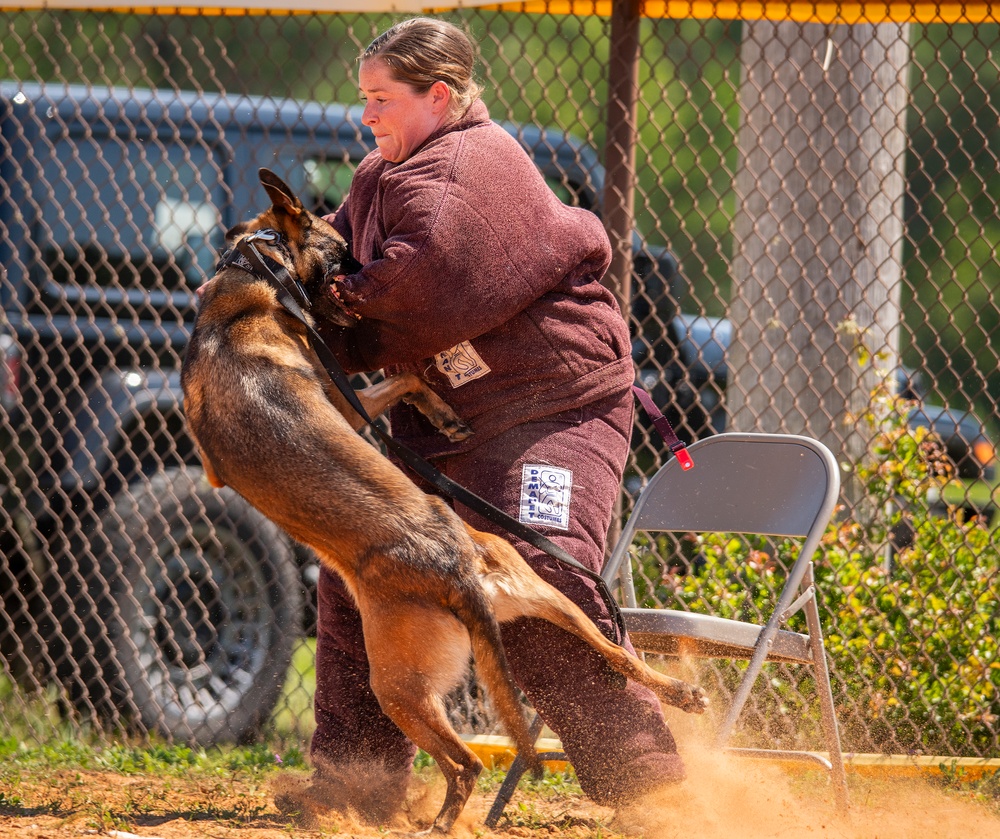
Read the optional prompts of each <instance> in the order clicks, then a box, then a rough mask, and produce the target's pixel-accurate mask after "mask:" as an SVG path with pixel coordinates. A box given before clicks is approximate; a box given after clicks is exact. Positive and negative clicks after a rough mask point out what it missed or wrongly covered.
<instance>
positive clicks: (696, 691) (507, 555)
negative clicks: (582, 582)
mask: <svg viewBox="0 0 1000 839" xmlns="http://www.w3.org/2000/svg"><path fill="white" fill-rule="evenodd" d="M470 532H471V533H472V537H473V539H474V540H475V541H476V542H477V543H478V544H479V546H480V547H481V548H482V550H483V553H482V554H481V556H480V559H481V562H482V568H483V573H482V579H483V587H484V588H485V589H486V591H487V593H488V594H489V595H490V598H491V602H492V604H493V609H494V611H495V612H496V616H497V620H499V621H500V622H501V623H507V622H508V621H512V620H515V619H517V618H520V617H532V618H541V619H542V620H545V621H548V622H549V623H551V624H553V625H555V626H558V627H559V628H560V629H564V630H566V631H567V632H570V633H572V634H573V635H576V636H577V637H578V638H580V639H581V640H583V641H586V642H587V643H588V644H589V645H590V646H591V647H593V648H594V649H595V650H596V651H597V652H599V653H600V654H601V655H602V656H604V659H605V660H606V661H607V662H608V664H609V665H610V667H611V669H612V670H615V671H616V672H617V673H620V674H621V675H622V676H625V677H626V678H628V679H632V680H633V681H635V682H638V683H639V684H642V685H645V686H646V687H648V688H649V689H650V690H652V691H653V692H654V693H655V694H656V695H657V696H659V698H660V699H662V700H663V701H664V702H666V703H667V704H669V705H673V706H675V707H677V708H680V709H681V710H682V711H688V712H690V713H696V714H700V713H703V712H704V711H705V710H706V708H707V707H708V698H707V697H706V695H705V693H704V692H703V691H702V690H701V688H699V687H697V686H695V685H690V684H688V683H687V682H683V681H681V680H680V679H674V678H672V677H671V676H667V675H665V674H663V673H657V672H656V671H655V670H653V669H652V668H650V667H649V666H648V665H646V664H645V662H643V661H641V660H639V659H638V658H636V657H635V656H634V655H631V654H630V653H629V652H628V650H626V649H625V648H624V647H620V646H618V645H617V644H613V643H612V642H611V641H609V640H608V639H607V638H605V637H604V635H602V634H601V632H600V630H599V629H598V628H597V627H596V626H595V625H594V622H593V621H591V620H590V618H588V617H587V616H586V615H585V614H584V612H583V610H582V609H580V607H579V606H577V605H576V604H575V603H574V602H573V601H572V600H570V599H569V598H568V597H566V595H564V594H563V593H562V592H561V591H559V590H558V589H557V588H555V587H554V586H552V585H549V583H547V582H545V580H543V579H542V578H541V577H539V576H538V575H537V574H536V573H535V572H534V571H532V570H531V567H530V566H529V565H528V563H527V562H525V561H524V559H523V558H522V557H521V555H520V554H519V553H518V552H517V551H516V550H514V548H513V547H512V546H511V545H510V543H509V542H506V541H505V540H503V539H500V538H498V537H496V536H493V535H492V534H489V533H479V532H476V531H472V530H471V529H470Z"/></svg>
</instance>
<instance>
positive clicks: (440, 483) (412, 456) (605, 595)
mask: <svg viewBox="0 0 1000 839" xmlns="http://www.w3.org/2000/svg"><path fill="white" fill-rule="evenodd" d="M280 238H281V237H280V234H279V233H277V231H274V230H260V231H257V232H256V233H254V234H253V235H251V236H248V237H246V238H245V239H241V240H240V241H239V242H238V243H237V244H236V246H235V248H234V249H233V250H232V251H231V252H230V253H229V254H228V255H227V256H225V257H224V258H223V260H222V262H220V266H226V265H235V266H237V267H240V268H243V270H245V271H249V272H250V273H251V274H254V275H255V276H258V277H260V278H261V279H265V280H268V281H269V282H271V284H272V285H273V286H274V289H275V292H276V293H277V296H278V302H280V303H281V305H282V306H284V307H285V309H287V310H288V312H289V313H290V314H291V315H292V316H293V317H294V318H295V319H296V320H298V321H299V322H300V323H301V324H302V325H303V326H304V327H305V329H306V332H307V334H308V336H309V342H310V344H311V346H312V348H313V350H314V351H315V353H316V354H317V355H318V356H319V359H320V361H321V362H322V363H323V366H324V367H325V368H326V371H327V374H328V375H329V376H330V378H331V379H332V380H333V382H334V384H336V385H337V388H338V390H340V392H341V393H342V394H343V395H344V398H345V399H347V401H348V403H349V404H350V406H351V407H352V408H353V409H354V410H355V411H356V412H357V413H358V416H360V417H361V419H363V420H364V421H365V423H367V424H368V426H369V427H370V428H371V429H372V431H374V432H375V434H377V435H378V437H379V439H380V440H381V441H382V442H383V443H384V444H385V446H386V448H387V449H388V450H389V451H391V452H392V453H393V454H394V455H396V457H397V458H399V460H400V461H402V462H403V463H404V464H406V466H408V467H409V468H410V469H412V470H413V471H414V472H415V473H416V474H417V475H419V476H420V477H421V478H423V479H424V480H425V481H427V482H428V483H429V484H431V485H432V486H434V487H435V488H436V489H437V490H439V491H440V492H441V493H443V494H444V495H446V496H447V497H448V498H451V499H453V500H454V501H458V502H460V503H462V504H464V505H465V506H466V507H468V508H469V509H470V510H473V511H474V512H476V513H478V514H479V515H481V516H483V518H485V519H488V520H489V521H491V522H493V523H494V524H497V525H500V526H501V527H503V528H505V529H506V530H507V531H508V532H510V533H511V534H512V535H514V536H517V537H518V538H519V539H522V540H524V541H525V542H527V543H528V544H529V545H532V546H533V547H536V548H538V549H539V550H541V551H544V552H545V553H547V554H548V555H549V556H551V557H553V558H554V559H556V560H558V561H559V562H562V563H563V564H565V565H569V566H571V567H572V568H575V569H576V570H577V571H579V572H580V573H581V574H583V575H584V576H585V577H587V578H588V579H590V580H591V581H592V582H594V583H595V584H596V586H597V590H598V592H599V593H600V595H601V598H602V599H603V600H604V603H605V606H606V607H607V609H608V612H609V613H610V615H611V618H612V620H613V621H614V625H615V630H617V635H618V637H617V638H615V637H611V635H608V634H607V633H605V635H606V636H607V637H608V640H610V641H611V642H612V643H614V644H619V645H620V644H621V643H622V641H623V640H624V638H625V619H624V617H623V616H622V613H621V608H620V607H619V605H618V603H617V601H616V600H615V599H614V597H613V596H612V595H611V591H610V589H609V588H608V585H607V583H606V582H605V581H604V578H603V577H601V575H600V574H595V573H594V572H593V571H591V570H590V569H589V568H587V567H586V566H585V565H583V564H582V563H580V562H579V561H578V560H576V559H574V558H573V557H572V556H571V555H570V554H569V553H567V552H566V551H565V550H563V549H562V548H560V547H559V546H558V545H557V544H555V542H552V541H551V540H550V539H547V538H546V537H545V536H543V535H542V534H541V533H539V532H538V531H537V530H533V529H532V528H530V527H528V526H526V525H525V524H523V523H522V522H519V521H518V520H517V519H515V518H513V517H512V516H509V515H508V514H507V513H505V512H504V511H503V510H501V509H499V508H498V507H496V506H494V505H493V504H491V503H490V502H489V501H486V500H485V499H484V498H481V497H479V496H478V495H476V494H475V493H474V492H472V491H471V490H468V489H466V488H465V487H463V486H462V485H461V484H459V483H456V482H455V481H453V480H452V479H451V478H449V477H448V476H447V475H445V474H443V473H442V472H441V470H440V469H438V468H437V467H435V466H433V465H432V464H431V463H429V462H428V461H427V460H425V459H424V458H422V457H421V456H420V455H418V454H417V453H416V452H414V451H413V450H412V449H409V448H407V447H406V446H404V445H403V444H402V443H400V442H399V441H398V440H395V439H393V437H392V436H390V435H389V434H388V433H387V432H386V431H384V430H383V429H382V428H380V427H379V426H378V425H376V424H375V423H374V422H373V421H372V418H371V417H369V416H368V413H367V412H366V411H365V409H364V406H363V405H362V404H361V401H360V400H359V399H358V396H357V394H356V393H355V392H354V388H353V387H352V386H351V383H350V380H349V379H348V377H347V374H346V373H345V372H344V368H343V367H341V366H340V362H339V361H337V358H336V356H335V355H334V354H333V351H332V350H331V349H330V348H329V346H327V344H326V342H325V341H324V340H323V338H322V336H320V334H319V333H318V332H316V330H315V329H314V328H313V327H312V325H311V324H310V323H309V321H308V319H307V318H306V316H305V313H304V312H303V311H302V306H303V305H305V306H306V307H308V306H309V301H308V295H306V293H305V289H304V288H303V287H302V285H301V283H299V282H298V281H297V280H296V279H295V278H294V277H293V276H292V275H291V273H290V272H289V271H288V269H287V268H285V267H284V266H283V265H281V264H280V263H278V262H275V261H274V260H271V259H269V258H267V257H265V256H264V255H262V254H261V253H260V252H259V251H258V250H257V248H256V247H254V242H255V241H262V242H265V243H267V244H271V245H273V244H277V243H278V242H279V241H280ZM240 257H242V260H241V259H240ZM272 266H273V267H272ZM292 284H294V285H292ZM290 285H291V288H294V289H295V290H296V292H299V293H301V295H302V297H301V301H302V302H301V304H300V301H299V299H296V298H297V297H298V296H299V295H298V294H293V292H292V291H290V290H289V286H290Z"/></svg>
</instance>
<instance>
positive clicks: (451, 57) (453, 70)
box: [360, 17, 483, 115]
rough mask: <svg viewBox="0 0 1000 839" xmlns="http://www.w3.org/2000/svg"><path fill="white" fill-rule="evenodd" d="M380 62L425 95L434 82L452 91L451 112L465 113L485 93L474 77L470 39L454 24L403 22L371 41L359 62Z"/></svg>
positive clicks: (417, 19) (429, 20) (431, 20)
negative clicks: (443, 84)
mask: <svg viewBox="0 0 1000 839" xmlns="http://www.w3.org/2000/svg"><path fill="white" fill-rule="evenodd" d="M371 59H378V60H379V61H383V62H385V64H386V66H387V67H389V70H390V72H391V73H392V76H393V78H394V79H395V80H396V81H398V82H403V83H404V84H408V85H409V86H410V87H412V88H413V89H414V90H415V91H416V92H417V93H426V92H427V91H428V90H430V89H431V85H433V84H434V83H435V82H444V83H445V84H446V85H447V86H448V89H449V90H450V91H451V111H452V113H454V114H456V115H458V114H463V113H465V111H466V110H468V108H469V105H471V104H472V103H473V102H475V101H476V100H477V99H478V98H479V96H480V95H481V94H482V92H483V88H482V85H480V84H479V83H478V82H477V81H476V80H475V78H474V76H473V73H474V69H475V62H476V53H475V49H474V48H473V46H472V41H471V40H470V39H469V36H468V35H466V34H465V32H463V31H462V30H461V29H459V28H458V27H457V26H455V25H454V24H452V23H448V22H447V21H443V20H435V19H434V18H427V17H415V18H410V19H409V20H404V21H401V22H400V23H397V24H396V25H395V26H393V27H391V28H389V29H387V30H386V31H385V32H383V33H382V34H381V35H379V36H378V37H377V38H376V39H375V40H374V41H372V42H371V43H370V44H369V45H368V47H367V48H366V49H365V51H364V52H363V53H361V58H360V63H362V64H363V63H364V62H365V61H369V60H371Z"/></svg>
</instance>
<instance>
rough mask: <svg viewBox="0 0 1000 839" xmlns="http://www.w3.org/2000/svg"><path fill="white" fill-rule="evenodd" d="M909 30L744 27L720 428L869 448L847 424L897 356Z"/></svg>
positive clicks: (849, 450) (839, 450)
mask: <svg viewBox="0 0 1000 839" xmlns="http://www.w3.org/2000/svg"><path fill="white" fill-rule="evenodd" d="M907 35H908V30H907V26H906V25H897V24H884V25H879V26H871V25H854V26H823V25H819V24H799V23H788V22H782V23H773V22H769V21H754V22H748V23H745V24H744V28H743V43H742V48H741V59H742V66H743V73H744V76H743V80H742V84H741V89H740V105H741V111H740V112H741V125H740V131H739V147H740V153H741V166H740V171H739V173H738V175H737V180H736V188H737V198H738V201H739V207H738V211H737V216H736V223H735V231H736V254H735V265H734V271H733V277H734V284H733V293H732V303H731V310H730V316H731V319H732V323H733V342H732V347H731V351H730V355H729V364H730V379H729V385H728V388H727V399H728V401H729V408H730V414H731V419H732V428H734V429H735V430H740V431H782V432H788V433H801V434H807V435H809V436H812V437H816V438H818V439H820V440H822V441H823V442H824V443H826V444H827V445H828V446H829V447H830V449H831V451H833V452H834V455H835V456H837V457H838V459H849V460H851V461H853V460H855V459H856V458H857V457H858V456H860V455H861V454H862V453H863V451H864V449H865V446H866V443H867V441H866V439H865V437H864V435H863V434H862V433H861V431H862V430H861V429H859V428H858V427H856V425H855V424H853V423H845V418H846V416H847V415H848V413H849V412H857V411H858V410H859V409H862V408H863V407H864V406H865V405H866V404H867V403H868V400H869V396H870V392H871V389H872V387H873V386H874V385H875V383H876V380H877V376H876V374H875V373H874V372H873V371H872V370H871V368H870V367H868V368H867V369H865V370H860V369H859V366H858V361H857V357H856V353H855V351H854V349H855V338H854V337H851V336H849V335H847V334H846V332H847V330H845V329H844V328H843V327H844V326H849V325H850V326H856V328H857V329H859V330H861V332H860V336H861V340H863V341H864V344H865V347H866V348H867V349H868V350H870V351H871V352H873V353H879V354H883V355H884V361H883V362H882V365H883V366H884V367H886V368H887V369H893V368H895V366H896V364H897V362H898V339H899V335H898V333H899V321H900V311H899V300H900V282H901V275H902V270H901V249H902V243H903V222H902V213H903V190H904V163H905V152H906V136H905V115H906V104H907V86H906V75H905V71H906V66H907V60H908V56H909V52H908V43H907V40H908V39H907Z"/></svg>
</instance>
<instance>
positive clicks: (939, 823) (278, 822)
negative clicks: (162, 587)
mask: <svg viewBox="0 0 1000 839" xmlns="http://www.w3.org/2000/svg"><path fill="white" fill-rule="evenodd" d="M685 758H686V760H687V762H688V767H689V773H690V774H689V779H688V780H687V781H685V782H683V783H681V784H677V785H676V786H674V787H671V788H669V789H667V790H665V791H663V792H661V793H660V794H659V795H658V796H656V798H655V799H651V800H647V801H644V802H642V803H641V804H640V805H638V806H635V807H632V808H630V809H629V810H628V811H623V812H618V813H616V812H614V811H613V810H610V809H607V808H603V807H597V806H595V805H593V804H590V803H589V802H588V801H587V800H586V799H585V798H583V797H582V796H580V795H579V794H566V792H565V791H562V790H560V789H558V788H557V789H556V790H555V791H548V792H546V791H525V790H523V789H522V790H519V791H518V793H517V796H516V797H515V799H514V802H513V803H512V805H511V806H510V807H509V808H508V814H509V816H510V817H509V818H507V817H505V819H504V821H503V822H502V824H501V826H500V828H498V830H496V831H489V830H487V829H486V828H485V827H484V826H483V817H484V815H485V813H486V811H487V809H488V807H489V804H490V803H491V801H492V797H493V794H494V791H479V792H477V793H476V794H475V795H474V796H473V798H472V799H471V801H470V803H469V806H468V807H467V808H466V811H465V813H464V814H463V816H462V818H461V819H460V821H459V822H458V823H457V824H456V826H455V828H454V830H453V834H454V835H455V836H456V837H458V839H484V838H488V837H521V838H522V839H525V838H527V839H531V837H539V839H541V837H550V836H553V835H557V836H565V837H568V838H569V839H608V838H609V837H615V836H644V837H648V839H674V837H677V839H680V837H684V839H689V837H697V839H764V837H768V839H770V838H771V837H774V838H775V839H778V837H780V839H785V837H794V838H795V839H798V837H809V836H816V837H824V839H825V837H833V838H834V839H918V837H919V839H928V837H934V839H970V837H974V838H975V839H989V837H1000V817H998V816H997V815H995V813H993V812H991V811H990V810H988V809H987V808H986V807H985V806H984V805H983V804H981V803H980V802H978V801H976V800H973V799H972V797H970V796H969V795H965V794H962V793H959V792H955V791H946V790H944V789H941V788H940V787H939V786H937V785H934V784H931V783H930V782H927V781H922V780H913V779H909V780H896V779H891V778H881V779H879V778H874V779H873V778H863V777H852V778H851V798H852V807H851V811H850V813H849V814H847V815H841V814H838V813H836V812H835V811H834V810H833V807H832V803H831V801H830V795H829V788H828V785H827V782H826V779H825V778H824V777H823V776H822V775H821V774H817V773H810V774H808V775H805V776H803V775H789V774H787V773H785V772H783V771H781V770H779V769H777V768H776V767H774V766H773V765H770V764H766V763H761V762H759V761H745V760H743V761H740V760H736V759H727V758H723V757H720V756H718V755H711V756H709V755H698V754H695V755H690V754H689V755H685ZM307 790H308V779H307V776H306V775H305V773H304V772H296V771H291V770H283V771H278V772H270V773H268V774H266V775H263V776H261V777H258V778H254V777H243V778H234V777H231V776H227V775H224V774H220V775H219V776H218V777H217V778H212V777H199V778H191V779H186V778H183V777H182V778H177V777H160V776H148V775H120V774H117V773H114V772H100V773H97V772H83V771H69V770H62V771H60V772H57V773H54V774H53V775H51V776H50V777H48V778H21V779H18V780H16V781H14V782H10V783H7V784H5V785H4V786H3V787H0V839H75V837H80V836H88V835H96V834H105V835H110V836H112V837H115V839H135V837H142V839H194V837H211V839H287V838H288V837H289V836H291V835H295V836H303V837H317V838H318V837H327V836H331V835H336V836H338V837H345V839H348V838H349V837H365V839H367V838H368V837H380V836H386V835H387V834H397V835H398V834H408V833H413V832H416V831H418V830H420V829H421V828H424V827H426V826H427V825H428V824H429V822H430V821H431V819H432V817H433V815H434V813H435V812H436V810H437V807H438V806H439V804H440V802H441V800H442V795H443V787H442V784H441V782H440V778H439V776H437V775H436V774H435V773H430V774H425V775H424V776H421V777H419V778H417V779H416V780H415V782H414V784H413V787H412V789H411V793H410V796H409V798H408V800H407V804H406V806H405V809H404V812H403V813H402V814H401V815H399V816H397V817H396V819H395V820H394V821H393V822H392V823H391V824H390V825H387V826H381V827H372V826H367V825H365V824H363V823H361V822H360V821H359V820H358V819H356V818H354V817H353V816H352V815H351V814H343V813H337V812H333V811H329V812H328V811H326V810H325V808H319V809H317V808H315V807H313V806H311V805H310V804H309V803H308V801H307V799H308V794H307ZM296 796H302V801H303V806H302V807H301V808H300V812H299V815H290V814H289V813H288V812H281V811H279V809H278V807H277V806H276V805H275V800H276V798H277V799H278V800H279V801H283V802H284V804H285V807H286V810H287V809H295V808H294V802H295V800H296ZM289 801H292V802H293V806H292V807H291V808H289V807H288V802H289Z"/></svg>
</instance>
